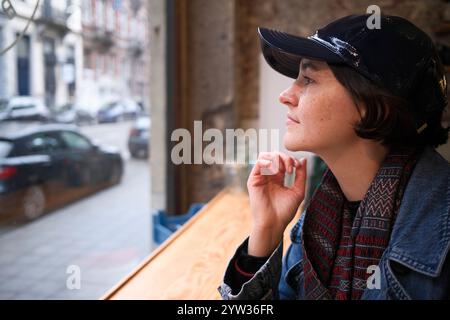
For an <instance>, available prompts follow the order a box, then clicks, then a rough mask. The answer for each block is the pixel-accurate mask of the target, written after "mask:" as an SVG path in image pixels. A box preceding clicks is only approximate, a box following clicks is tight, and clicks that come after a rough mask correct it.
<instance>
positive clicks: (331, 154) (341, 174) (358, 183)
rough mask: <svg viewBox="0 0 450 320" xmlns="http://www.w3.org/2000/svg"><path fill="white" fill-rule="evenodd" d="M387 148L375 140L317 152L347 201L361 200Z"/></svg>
mask: <svg viewBox="0 0 450 320" xmlns="http://www.w3.org/2000/svg"><path fill="white" fill-rule="evenodd" d="M388 152H389V149H388V148H387V147H384V146H382V145H381V144H379V143H377V142H372V141H367V140H365V141H362V142H357V143H355V144H353V145H351V146H349V147H347V148H344V149H342V148H340V150H330V151H328V150H327V151H326V152H322V153H321V154H318V155H319V156H320V157H321V158H322V159H323V160H324V161H325V163H326V164H327V166H328V167H329V168H330V170H331V171H332V172H333V174H334V176H335V177H336V180H337V182H338V183H339V186H340V188H341V190H342V192H343V193H344V195H345V197H346V198H347V200H348V201H359V200H362V199H363V198H364V196H365V194H366V193H367V191H368V190H369V187H370V184H371V183H372V181H373V179H374V178H375V176H376V175H377V173H378V170H379V169H380V166H381V164H382V163H383V161H384V159H385V158H386V156H387V154H388Z"/></svg>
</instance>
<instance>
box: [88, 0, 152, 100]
mask: <svg viewBox="0 0 450 320" xmlns="http://www.w3.org/2000/svg"><path fill="white" fill-rule="evenodd" d="M144 4H145V2H144V1H141V0H83V2H82V5H83V10H82V12H83V16H82V26H83V41H84V50H83V56H84V68H83V90H82V91H83V94H82V95H81V96H80V100H85V99H89V101H90V102H91V103H92V102H93V101H95V103H94V104H95V105H96V107H97V108H99V107H101V106H102V105H104V104H106V103H109V102H112V101H114V100H118V99H122V98H129V99H133V100H135V101H136V102H139V103H142V105H143V106H144V107H145V108H148V107H149V98H148V96H149V93H148V91H149V89H148V72H149V70H148V66H149V53H148V41H147V24H148V21H147V8H146V6H145V5H144Z"/></svg>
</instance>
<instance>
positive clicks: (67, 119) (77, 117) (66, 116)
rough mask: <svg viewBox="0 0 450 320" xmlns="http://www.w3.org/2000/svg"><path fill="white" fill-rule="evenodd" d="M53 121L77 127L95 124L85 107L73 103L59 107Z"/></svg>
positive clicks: (93, 118)
mask: <svg viewBox="0 0 450 320" xmlns="http://www.w3.org/2000/svg"><path fill="white" fill-rule="evenodd" d="M55 120H56V122H59V123H65V124H76V125H78V126H82V125H90V124H94V123H95V122H96V119H95V117H94V116H93V115H92V113H91V112H90V111H89V110H88V109H87V108H86V107H82V106H81V105H78V104H73V103H69V104H66V105H64V106H62V107H60V108H59V109H58V111H57V112H56V116H55Z"/></svg>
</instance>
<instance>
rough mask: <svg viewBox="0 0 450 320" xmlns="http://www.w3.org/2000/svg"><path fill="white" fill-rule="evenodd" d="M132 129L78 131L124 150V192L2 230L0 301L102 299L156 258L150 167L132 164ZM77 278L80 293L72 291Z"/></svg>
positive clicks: (103, 127)
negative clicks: (152, 256)
mask: <svg viewBox="0 0 450 320" xmlns="http://www.w3.org/2000/svg"><path fill="white" fill-rule="evenodd" d="M130 127H131V122H124V123H119V124H108V125H95V126H91V127H82V128H81V131H82V132H83V133H85V134H86V135H87V136H89V137H90V138H91V139H92V140H93V141H95V142H96V143H98V144H100V145H106V146H115V147H117V148H119V150H120V151H121V153H122V156H123V158H124V162H125V172H124V175H123V179H122V182H121V184H119V185H117V186H114V187H112V188H109V189H106V190H103V191H100V192H97V193H95V194H92V195H90V196H88V197H85V198H83V199H81V200H78V201H76V202H74V203H72V204H69V205H67V206H65V207H63V208H60V209H58V210H56V211H53V212H50V213H49V214H46V215H45V216H43V217H41V218H40V219H37V220H36V221H34V222H31V223H28V224H24V225H15V226H8V227H0V299H98V298H100V297H101V296H102V295H103V294H104V293H105V292H106V291H108V290H109V289H110V288H111V287H113V286H114V285H115V284H116V283H117V282H118V281H119V280H121V279H122V278H123V277H124V276H126V275H127V274H128V273H129V272H130V271H131V270H133V268H134V267H136V266H137V265H138V264H139V263H140V262H141V261H142V260H143V259H144V258H145V257H146V256H147V255H148V254H149V253H150V252H151V251H152V249H153V245H152V238H151V231H152V228H151V213H150V189H149V188H150V181H149V179H150V171H149V165H148V160H146V159H139V160H136V159H131V158H130V155H129V152H128V150H127V145H126V144H127V138H128V132H129V130H130ZM72 270H78V271H79V273H76V274H74V273H73V271H72ZM73 276H79V279H78V278H77V279H78V280H79V284H80V287H79V288H73V287H72V286H71V285H70V284H71V283H72V280H73ZM75 283H76V281H75Z"/></svg>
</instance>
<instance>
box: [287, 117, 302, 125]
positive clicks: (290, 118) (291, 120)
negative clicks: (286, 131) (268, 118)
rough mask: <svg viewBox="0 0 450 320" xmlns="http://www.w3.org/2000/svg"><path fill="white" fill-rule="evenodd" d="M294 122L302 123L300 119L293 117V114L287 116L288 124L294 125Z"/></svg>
mask: <svg viewBox="0 0 450 320" xmlns="http://www.w3.org/2000/svg"><path fill="white" fill-rule="evenodd" d="M292 124H300V122H299V121H297V120H295V119H293V118H292V117H291V116H289V115H288V116H287V120H286V125H288V126H289V125H292Z"/></svg>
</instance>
